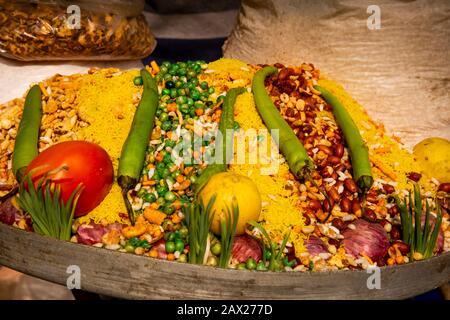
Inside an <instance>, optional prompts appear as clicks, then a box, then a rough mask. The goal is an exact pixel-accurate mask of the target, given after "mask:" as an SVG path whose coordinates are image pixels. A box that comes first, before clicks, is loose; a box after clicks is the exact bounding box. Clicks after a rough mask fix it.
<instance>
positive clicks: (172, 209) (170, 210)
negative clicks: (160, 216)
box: [163, 206, 175, 215]
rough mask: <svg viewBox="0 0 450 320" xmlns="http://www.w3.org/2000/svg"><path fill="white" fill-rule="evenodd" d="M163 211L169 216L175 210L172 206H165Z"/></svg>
mask: <svg viewBox="0 0 450 320" xmlns="http://www.w3.org/2000/svg"><path fill="white" fill-rule="evenodd" d="M163 211H164V213H165V214H167V215H169V214H172V213H174V211H175V208H174V207H172V206H165V207H164V209H163Z"/></svg>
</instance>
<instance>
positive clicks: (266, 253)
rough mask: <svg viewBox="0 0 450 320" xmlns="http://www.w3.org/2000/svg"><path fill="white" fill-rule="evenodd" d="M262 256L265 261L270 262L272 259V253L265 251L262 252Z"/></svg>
mask: <svg viewBox="0 0 450 320" xmlns="http://www.w3.org/2000/svg"><path fill="white" fill-rule="evenodd" d="M264 256H265V257H266V260H270V258H271V257H272V252H270V251H269V250H266V251H265V252H264Z"/></svg>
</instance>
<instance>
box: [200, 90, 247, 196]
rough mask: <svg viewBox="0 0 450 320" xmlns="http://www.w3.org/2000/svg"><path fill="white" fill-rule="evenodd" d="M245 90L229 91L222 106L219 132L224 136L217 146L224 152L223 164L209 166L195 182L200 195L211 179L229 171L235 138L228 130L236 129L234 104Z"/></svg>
mask: <svg viewBox="0 0 450 320" xmlns="http://www.w3.org/2000/svg"><path fill="white" fill-rule="evenodd" d="M244 92H245V89H244V88H233V89H231V90H230V91H228V93H227V95H226V97H225V99H224V101H223V105H222V114H221V116H220V124H219V131H220V133H221V134H222V141H221V143H218V146H216V150H221V151H222V161H223V162H222V163H214V164H211V165H209V166H208V167H207V168H206V169H205V170H204V171H203V172H202V174H201V175H200V177H198V179H197V180H196V181H195V185H194V188H195V191H196V192H197V193H198V192H200V190H201V189H202V188H203V187H204V186H205V185H206V183H207V182H208V181H209V179H210V178H211V177H212V176H213V175H215V174H217V173H219V172H223V171H226V170H227V163H228V160H229V159H230V158H231V157H232V156H233V154H232V152H231V150H232V143H233V140H232V138H233V136H230V132H228V133H227V130H228V129H233V128H234V104H235V102H236V99H237V97H238V96H239V95H240V94H242V93H244Z"/></svg>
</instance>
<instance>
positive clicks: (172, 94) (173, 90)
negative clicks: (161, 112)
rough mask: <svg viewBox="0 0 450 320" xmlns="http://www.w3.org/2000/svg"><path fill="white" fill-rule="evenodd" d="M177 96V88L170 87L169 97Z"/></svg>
mask: <svg viewBox="0 0 450 320" xmlns="http://www.w3.org/2000/svg"><path fill="white" fill-rule="evenodd" d="M177 96H178V93H177V89H175V88H172V89H170V97H171V98H176V97H177Z"/></svg>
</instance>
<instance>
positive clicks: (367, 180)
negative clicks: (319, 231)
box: [314, 86, 373, 194]
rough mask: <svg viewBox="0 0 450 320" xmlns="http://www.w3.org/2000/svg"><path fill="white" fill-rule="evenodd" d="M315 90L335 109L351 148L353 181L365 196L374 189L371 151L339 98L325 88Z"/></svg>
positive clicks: (338, 121) (334, 111) (336, 116)
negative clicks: (371, 188)
mask: <svg viewBox="0 0 450 320" xmlns="http://www.w3.org/2000/svg"><path fill="white" fill-rule="evenodd" d="M314 89H316V90H317V91H319V92H320V93H321V94H322V97H323V98H324V99H325V101H326V102H327V103H329V104H330V105H331V106H332V107H333V114H334V116H335V118H336V122H337V124H338V125H339V127H340V128H341V130H342V132H343V134H344V138H345V141H346V142H347V145H348V148H349V153H350V158H351V160H352V167H353V179H354V180H355V181H356V184H357V185H358V187H359V188H360V189H361V191H362V192H363V194H365V193H366V192H367V191H368V190H369V189H370V187H372V184H373V177H372V172H371V166H370V160H369V151H368V149H367V146H366V144H365V143H364V140H363V139H362V137H361V134H360V132H359V129H358V127H357V126H356V124H355V122H354V121H353V119H352V118H351V116H350V114H349V113H348V112H347V110H346V109H345V107H344V106H343V105H342V103H341V102H340V101H339V99H338V98H336V97H335V96H334V95H333V94H332V93H331V92H329V91H328V90H327V89H325V88H323V87H320V86H314Z"/></svg>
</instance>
